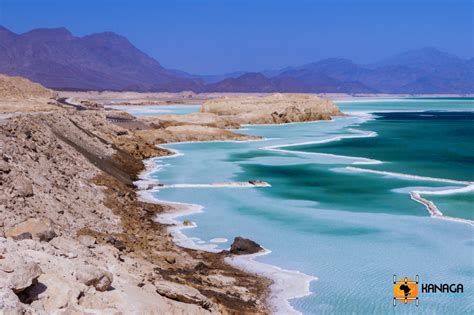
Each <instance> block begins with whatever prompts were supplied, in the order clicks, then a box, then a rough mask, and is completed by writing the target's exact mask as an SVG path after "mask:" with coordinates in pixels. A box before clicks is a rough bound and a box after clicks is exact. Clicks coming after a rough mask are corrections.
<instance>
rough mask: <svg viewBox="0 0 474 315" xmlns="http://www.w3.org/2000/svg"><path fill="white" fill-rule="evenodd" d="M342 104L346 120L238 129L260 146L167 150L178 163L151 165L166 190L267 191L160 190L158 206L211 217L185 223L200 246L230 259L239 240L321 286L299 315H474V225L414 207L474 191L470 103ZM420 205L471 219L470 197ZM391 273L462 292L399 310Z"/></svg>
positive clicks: (296, 302) (301, 303)
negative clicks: (251, 183)
mask: <svg viewBox="0 0 474 315" xmlns="http://www.w3.org/2000/svg"><path fill="white" fill-rule="evenodd" d="M338 105H339V106H340V107H341V109H342V110H343V111H345V112H346V113H349V114H350V115H349V116H347V117H341V118H336V119H334V120H333V121H323V122H314V123H302V124H288V125H281V126H248V127H246V130H242V132H245V133H247V134H254V135H261V136H264V137H265V138H266V140H264V141H254V142H244V143H237V142H213V143H211V142H209V143H189V144H173V145H168V146H167V147H169V148H171V149H174V150H177V151H179V152H180V153H181V155H177V156H176V157H173V158H166V159H161V160H156V163H158V164H160V168H159V170H158V169H157V171H156V172H154V173H152V174H151V177H154V178H157V179H159V180H160V181H161V182H162V183H169V184H171V183H173V184H174V183H187V184H190V183H195V184H198V183H199V184H202V183H215V182H227V181H247V180H251V179H260V180H264V181H267V182H269V183H270V184H271V185H272V186H271V187H268V188H179V189H162V190H160V191H158V192H155V193H154V194H155V197H156V198H158V199H161V200H169V201H177V202H184V203H192V204H199V205H202V206H203V207H204V208H203V210H204V211H203V212H201V213H198V214H194V215H190V216H187V217H183V219H185V218H186V219H191V220H193V221H194V222H196V223H197V226H198V227H197V228H195V229H186V230H183V231H184V233H185V234H186V235H187V236H189V237H194V240H196V242H197V243H198V244H208V243H209V241H210V240H212V239H214V238H226V239H228V241H227V242H225V243H221V244H218V245H217V246H218V248H222V249H225V248H228V247H229V246H230V243H231V241H232V239H233V238H234V237H235V236H237V235H241V236H244V237H248V238H251V239H253V240H255V241H257V242H258V243H260V244H262V245H263V246H264V247H265V248H268V249H270V250H271V251H272V252H271V254H269V255H266V256H261V257H259V258H258V259H257V260H258V261H261V262H264V263H268V264H272V265H276V266H279V267H282V268H285V269H289V270H298V271H301V272H304V273H306V274H308V275H312V276H315V277H317V278H318V280H316V281H313V282H312V283H311V287H310V289H311V292H312V293H311V294H310V295H308V296H306V297H304V298H299V299H293V300H291V305H292V306H293V307H294V308H295V309H296V310H298V311H300V312H302V313H304V314H348V313H355V314H374V313H375V314H386V313H403V314H407V313H423V314H467V313H473V312H474V293H473V284H474V280H473V279H474V278H473V275H474V248H473V246H474V238H473V236H474V234H473V232H474V228H473V226H471V225H469V224H466V223H460V222H450V221H446V220H441V219H435V218H431V217H430V216H429V213H428V211H427V209H426V208H425V206H424V205H422V204H420V203H417V202H415V201H413V200H411V199H410V196H409V192H410V191H413V190H417V191H430V190H436V191H439V190H442V191H445V190H448V189H450V190H453V189H459V188H462V187H465V186H466V185H467V184H466V183H463V181H474V176H473V156H474V154H473V149H472V144H471V142H472V138H473V137H472V136H473V129H472V128H473V127H472V126H473V124H472V115H473V114H472V113H471V112H472V109H473V106H472V105H473V103H472V100H459V99H456V100H451V99H449V100H438V99H437V100H431V99H425V100H389V101H385V100H375V101H374V100H366V101H358V102H345V103H342V102H339V103H338ZM389 111H397V112H395V113H394V112H389ZM427 111H429V112H427ZM374 112H375V113H377V114H369V113H374ZM370 132H376V134H375V133H370ZM328 139H332V140H333V141H331V142H328V141H327V140H328ZM316 142H317V143H316ZM301 143H305V144H304V145H303V144H301ZM284 145H296V146H284ZM320 153H324V154H320ZM377 162H379V164H375V163H377ZM351 167H355V168H357V169H362V170H366V169H368V170H375V171H380V172H392V173H401V174H409V175H416V176H424V177H425V178H413V177H403V176H394V174H392V175H387V174H383V173H370V172H364V171H360V170H357V169H356V170H354V169H351ZM395 175H396V174H395ZM433 178H434V179H440V178H441V179H447V180H452V181H448V182H446V181H445V182H443V181H436V180H433ZM423 197H425V198H427V199H429V200H432V201H433V202H435V203H436V205H437V206H438V208H439V209H440V210H441V211H442V212H443V213H445V214H446V215H449V216H452V217H459V218H465V219H471V220H472V210H473V209H472V208H473V207H472V201H473V200H472V197H473V192H472V191H471V192H465V193H458V194H450V195H429V194H427V195H423ZM393 274H397V275H399V276H400V277H404V276H407V277H414V276H415V275H416V274H418V275H419V276H420V280H421V282H422V283H429V282H432V283H462V284H463V285H464V293H462V294H442V293H437V294H426V293H425V294H423V293H422V294H420V306H419V307H418V308H417V307H415V306H414V305H401V304H400V305H397V307H395V308H394V307H393V305H392V298H393V285H392V275H393Z"/></svg>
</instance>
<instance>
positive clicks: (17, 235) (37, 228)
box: [5, 218, 56, 242]
mask: <svg viewBox="0 0 474 315" xmlns="http://www.w3.org/2000/svg"><path fill="white" fill-rule="evenodd" d="M5 234H6V236H7V237H10V238H12V239H15V240H21V239H27V238H33V239H35V240H39V241H45V242H48V241H50V240H51V239H53V238H54V237H55V236H56V233H55V232H54V228H53V223H52V222H51V220H49V219H39V218H31V219H28V220H26V221H23V222H22V223H19V224H17V225H16V226H14V227H13V228H11V229H9V230H8V231H7V232H6V233H5Z"/></svg>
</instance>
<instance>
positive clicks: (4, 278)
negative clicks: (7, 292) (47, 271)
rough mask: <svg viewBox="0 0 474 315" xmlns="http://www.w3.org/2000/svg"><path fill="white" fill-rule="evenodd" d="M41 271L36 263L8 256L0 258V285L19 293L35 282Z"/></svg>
mask: <svg viewBox="0 0 474 315" xmlns="http://www.w3.org/2000/svg"><path fill="white" fill-rule="evenodd" d="M42 273H43V272H42V270H41V268H40V266H39V265H38V264H37V263H35V262H31V261H25V259H23V258H22V257H20V256H10V257H7V258H5V259H2V260H0V287H1V288H8V289H11V290H12V291H13V292H14V293H20V292H22V291H23V290H25V289H26V288H28V287H30V286H31V285H32V284H35V283H36V282H37V280H38V277H39V276H40V275H41V274H42Z"/></svg>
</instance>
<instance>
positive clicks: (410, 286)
mask: <svg viewBox="0 0 474 315" xmlns="http://www.w3.org/2000/svg"><path fill="white" fill-rule="evenodd" d="M419 283H420V279H419V277H418V275H416V277H415V280H412V279H409V278H407V277H405V278H403V279H399V280H397V275H393V306H396V305H397V302H400V303H404V304H407V303H411V302H413V301H415V305H416V306H418V305H419V300H418V284H419ZM463 292H464V287H463V285H462V284H461V283H458V284H455V283H453V284H446V283H441V284H433V283H423V284H421V293H463Z"/></svg>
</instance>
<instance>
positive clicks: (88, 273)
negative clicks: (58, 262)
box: [75, 265, 113, 291]
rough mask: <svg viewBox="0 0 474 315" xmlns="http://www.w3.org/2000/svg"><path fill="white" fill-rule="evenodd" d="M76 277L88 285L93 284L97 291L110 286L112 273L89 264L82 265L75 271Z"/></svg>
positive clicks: (104, 289)
mask: <svg viewBox="0 0 474 315" xmlns="http://www.w3.org/2000/svg"><path fill="white" fill-rule="evenodd" d="M75 276H76V279H77V280H78V281H79V282H81V283H84V284H85V285H88V286H93V287H94V288H95V289H96V290H97V291H106V290H108V289H109V288H110V286H111V284H112V281H113V275H112V273H110V272H108V271H106V270H102V269H99V268H97V267H94V266H91V265H84V266H82V267H80V268H78V269H77V270H76V272H75Z"/></svg>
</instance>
